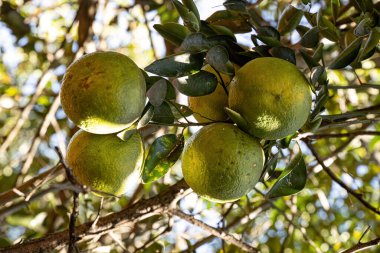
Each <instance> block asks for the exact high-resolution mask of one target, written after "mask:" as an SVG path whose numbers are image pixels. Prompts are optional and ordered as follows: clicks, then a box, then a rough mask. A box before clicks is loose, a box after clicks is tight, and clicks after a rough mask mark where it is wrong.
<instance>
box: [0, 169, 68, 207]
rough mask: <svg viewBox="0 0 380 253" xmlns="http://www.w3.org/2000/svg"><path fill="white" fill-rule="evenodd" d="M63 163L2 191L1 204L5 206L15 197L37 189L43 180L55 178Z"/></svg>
mask: <svg viewBox="0 0 380 253" xmlns="http://www.w3.org/2000/svg"><path fill="white" fill-rule="evenodd" d="M62 168H63V167H62V164H58V165H56V166H54V167H53V168H51V169H49V170H47V171H45V172H43V173H41V174H39V175H38V176H36V177H34V178H32V179H30V180H28V181H26V182H25V183H23V184H22V185H19V186H17V187H14V188H12V189H10V190H9V191H6V192H2V193H0V205H1V206H4V205H5V204H6V203H8V202H9V201H11V200H12V199H14V198H17V197H20V196H26V195H27V194H28V193H29V191H30V190H35V189H36V188H37V187H38V186H39V185H41V183H42V182H46V181H48V180H50V179H52V178H53V176H54V174H55V172H57V171H59V170H60V169H62Z"/></svg>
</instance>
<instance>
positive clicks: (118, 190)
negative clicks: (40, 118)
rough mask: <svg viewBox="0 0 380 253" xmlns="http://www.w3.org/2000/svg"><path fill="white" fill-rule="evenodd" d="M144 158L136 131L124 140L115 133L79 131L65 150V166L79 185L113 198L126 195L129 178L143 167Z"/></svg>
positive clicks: (141, 144) (142, 148)
mask: <svg viewBox="0 0 380 253" xmlns="http://www.w3.org/2000/svg"><path fill="white" fill-rule="evenodd" d="M143 157H144V147H143V143H142V140H141V137H140V135H139V133H138V132H136V133H134V134H133V135H132V136H131V137H130V138H129V139H128V140H126V141H123V140H121V139H120V138H119V137H117V136H116V135H114V134H106V135H98V134H92V133H88V132H86V131H83V130H79V131H78V132H77V133H76V134H75V135H74V136H73V137H72V139H71V141H70V143H69V146H68V148H67V164H68V166H69V167H70V168H71V169H72V171H73V174H74V176H75V178H76V179H77V180H78V182H79V183H81V184H84V185H87V186H90V188H91V189H93V190H96V191H99V192H101V193H107V194H112V195H116V196H118V195H121V194H123V193H124V192H125V188H126V181H127V179H128V176H129V175H130V174H131V173H132V172H133V171H134V170H137V169H139V168H140V167H141V166H142V163H143Z"/></svg>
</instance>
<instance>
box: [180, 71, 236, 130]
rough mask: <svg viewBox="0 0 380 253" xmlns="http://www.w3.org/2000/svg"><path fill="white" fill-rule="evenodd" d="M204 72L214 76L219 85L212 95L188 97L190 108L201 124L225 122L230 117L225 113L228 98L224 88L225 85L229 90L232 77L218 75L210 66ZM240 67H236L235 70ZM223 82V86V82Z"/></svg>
mask: <svg viewBox="0 0 380 253" xmlns="http://www.w3.org/2000/svg"><path fill="white" fill-rule="evenodd" d="M202 69H203V70H205V71H207V72H210V73H212V74H214V75H215V76H216V77H217V79H218V85H217V86H216V89H215V91H214V92H212V93H211V94H208V95H205V96H199V97H188V103H189V108H190V109H191V110H192V111H193V116H194V118H195V119H196V120H197V122H199V123H205V122H211V121H223V120H227V119H228V115H227V114H226V113H225V111H224V107H226V106H227V105H228V96H227V93H226V91H225V90H224V88H223V84H224V85H225V86H226V87H227V88H228V85H229V83H230V81H231V77H230V76H228V75H226V74H222V73H220V76H221V77H222V79H220V77H219V75H218V73H217V72H216V71H215V70H214V69H213V68H212V67H211V66H210V65H206V66H205V67H203V68H202ZM237 69H238V67H237V65H235V70H237ZM221 80H223V84H222V82H221Z"/></svg>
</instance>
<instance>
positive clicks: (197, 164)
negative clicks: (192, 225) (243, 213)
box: [182, 123, 264, 203]
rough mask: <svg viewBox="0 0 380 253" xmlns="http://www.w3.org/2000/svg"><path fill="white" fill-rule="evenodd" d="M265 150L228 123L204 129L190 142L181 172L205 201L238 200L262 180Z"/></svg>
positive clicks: (184, 154)
mask: <svg viewBox="0 0 380 253" xmlns="http://www.w3.org/2000/svg"><path fill="white" fill-rule="evenodd" d="M263 166H264V151H263V149H262V148H261V145H260V143H259V142H258V140H257V139H255V138H254V137H252V136H250V135H248V134H246V133H244V132H243V131H241V130H240V129H239V128H237V127H236V126H234V125H232V124H227V123H214V124H211V125H207V126H205V127H203V128H201V129H200V130H199V131H198V132H196V133H195V134H194V135H192V136H191V137H190V139H189V140H188V141H187V143H186V145H185V148H184V150H183V154H182V172H183V177H184V179H185V181H186V182H187V184H188V185H189V186H190V187H191V188H192V189H193V190H194V192H195V193H197V194H199V195H200V196H202V197H203V198H205V199H208V200H211V201H215V202H220V203H223V202H230V201H235V200H237V199H239V198H241V197H242V196H244V195H245V194H246V193H248V192H249V191H250V190H251V189H252V188H253V187H254V186H255V184H256V183H257V182H258V181H259V179H260V176H261V173H262V170H263Z"/></svg>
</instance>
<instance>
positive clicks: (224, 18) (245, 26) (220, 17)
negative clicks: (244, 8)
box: [206, 10, 252, 33]
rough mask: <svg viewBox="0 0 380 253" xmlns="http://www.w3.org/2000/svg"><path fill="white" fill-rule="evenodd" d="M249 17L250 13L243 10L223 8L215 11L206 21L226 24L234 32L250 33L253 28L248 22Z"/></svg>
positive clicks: (213, 23) (214, 23)
mask: <svg viewBox="0 0 380 253" xmlns="http://www.w3.org/2000/svg"><path fill="white" fill-rule="evenodd" d="M248 18H249V16H248V15H245V14H243V13H241V12H237V11H232V10H221V11H216V12H214V13H213V14H212V15H211V16H210V17H208V18H207V19H206V21H207V22H208V23H209V24H212V25H221V26H225V27H227V28H228V29H230V30H231V31H232V32H234V33H248V32H251V30H252V27H251V25H250V24H249V23H248V22H247V19H248Z"/></svg>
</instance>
